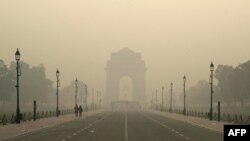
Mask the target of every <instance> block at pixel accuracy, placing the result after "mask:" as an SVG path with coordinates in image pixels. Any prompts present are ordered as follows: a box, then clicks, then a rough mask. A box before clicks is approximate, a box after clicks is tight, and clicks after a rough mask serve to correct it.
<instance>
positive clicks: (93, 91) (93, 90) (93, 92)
mask: <svg viewBox="0 0 250 141" xmlns="http://www.w3.org/2000/svg"><path fill="white" fill-rule="evenodd" d="M94 94H95V89H94V88H92V110H95V109H94V108H95V107H94Z"/></svg>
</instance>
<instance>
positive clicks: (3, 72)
mask: <svg viewBox="0 0 250 141" xmlns="http://www.w3.org/2000/svg"><path fill="white" fill-rule="evenodd" d="M20 63H21V68H20V69H21V76H20V83H19V84H20V102H21V103H31V102H33V101H34V100H37V101H39V102H48V97H49V95H50V94H51V93H52V92H53V91H55V90H54V88H53V87H52V81H51V80H49V79H47V78H46V74H45V68H44V66H43V65H39V66H33V67H30V65H29V64H27V63H25V62H20ZM0 66H1V67H0V96H1V97H0V101H5V100H6V101H10V100H11V99H12V100H15V99H16V88H15V86H16V62H11V65H10V68H7V66H6V65H5V64H4V62H3V61H1V60H0Z"/></svg>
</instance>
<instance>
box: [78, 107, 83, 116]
mask: <svg viewBox="0 0 250 141" xmlns="http://www.w3.org/2000/svg"><path fill="white" fill-rule="evenodd" d="M78 111H79V116H80V117H81V116H82V111H83V109H82V106H81V105H80V106H79V108H78Z"/></svg>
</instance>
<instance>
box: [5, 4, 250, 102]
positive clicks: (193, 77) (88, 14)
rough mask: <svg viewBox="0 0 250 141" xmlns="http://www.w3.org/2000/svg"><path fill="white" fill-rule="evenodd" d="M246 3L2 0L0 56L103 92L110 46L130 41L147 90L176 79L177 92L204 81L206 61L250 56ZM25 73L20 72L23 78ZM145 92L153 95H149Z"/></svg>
mask: <svg viewBox="0 0 250 141" xmlns="http://www.w3.org/2000/svg"><path fill="white" fill-rule="evenodd" d="M249 7H250V1H247V0H241V1H236V0H204V1H201V0H190V1H185V0H176V1H169V0H154V1H152V0H127V1H125V0H105V1H102V0H94V1H80V0H76V1H67V0H54V1H49V0H43V1H32V0H24V1H14V0H2V1H0V17H1V18H0V59H2V60H3V61H4V62H5V63H6V64H7V65H9V64H10V62H11V61H15V60H14V59H15V58H14V53H15V51H16V48H19V49H20V52H21V60H23V61H25V62H26V63H28V64H30V65H39V64H43V65H44V66H45V68H46V75H47V78H49V79H51V80H54V81H55V79H56V77H55V72H56V69H57V68H58V69H59V70H60V72H61V76H60V78H61V82H62V87H64V86H67V85H69V84H70V81H73V80H74V79H75V78H76V77H77V78H78V79H79V80H82V81H84V82H86V83H87V84H89V85H90V87H94V88H96V89H98V90H101V91H102V92H105V79H106V72H105V67H106V63H107V61H108V60H109V59H110V54H111V53H112V52H117V51H119V50H120V49H122V48H124V47H128V48H130V49H131V50H133V51H135V52H140V53H141V54H142V59H143V60H145V63H146V67H147V73H146V84H147V85H146V86H147V88H146V92H147V95H150V94H151V92H152V90H155V89H156V88H158V89H160V88H161V87H162V86H163V85H164V86H166V85H167V86H168V89H169V83H170V82H171V81H173V82H174V89H175V91H176V93H178V92H181V91H182V85H183V83H182V77H183V75H184V74H185V75H186V76H187V79H188V80H187V87H190V86H192V85H194V84H195V83H197V81H198V80H208V76H209V65H210V63H211V61H213V62H214V64H215V65H216V66H217V65H218V64H225V65H232V66H236V65H238V64H240V63H243V62H245V61H248V60H250V56H249V52H250V46H249V45H250V26H249V25H250V8H249ZM22 77H25V76H22ZM149 98H150V97H149Z"/></svg>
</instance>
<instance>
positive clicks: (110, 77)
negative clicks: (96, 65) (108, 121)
mask: <svg viewBox="0 0 250 141" xmlns="http://www.w3.org/2000/svg"><path fill="white" fill-rule="evenodd" d="M106 73H107V78H106V102H107V104H110V103H111V102H115V101H118V100H119V80H120V78H121V77H123V76H129V77H130V78H131V79H132V81H133V92H132V93H133V94H132V100H133V101H137V102H140V103H141V102H146V94H145V77H146V68H145V62H144V61H143V60H142V59H141V53H136V52H133V51H132V50H130V49H128V48H124V49H122V50H120V51H118V52H116V53H111V59H110V60H109V61H108V62H107V67H106Z"/></svg>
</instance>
